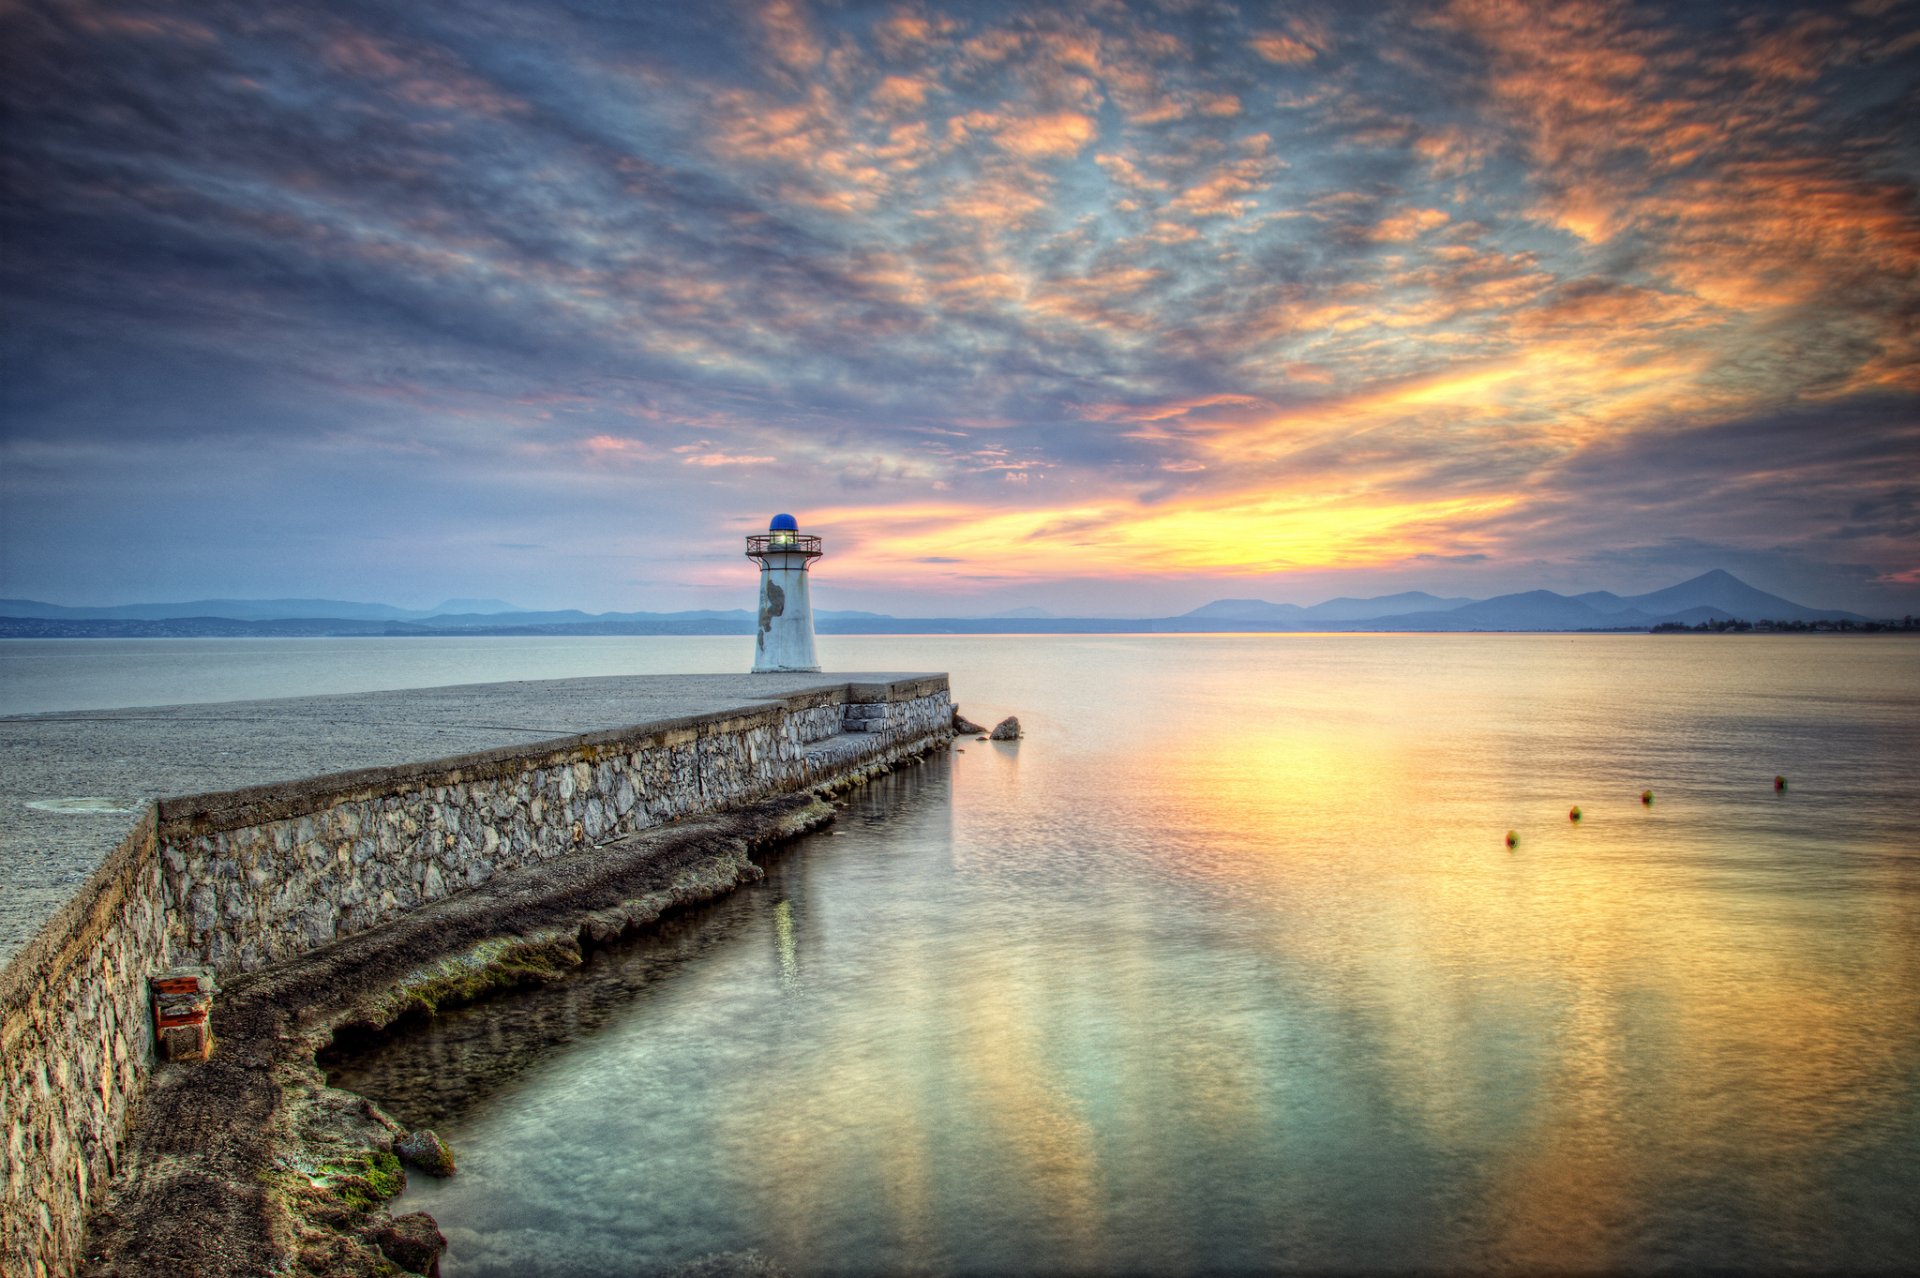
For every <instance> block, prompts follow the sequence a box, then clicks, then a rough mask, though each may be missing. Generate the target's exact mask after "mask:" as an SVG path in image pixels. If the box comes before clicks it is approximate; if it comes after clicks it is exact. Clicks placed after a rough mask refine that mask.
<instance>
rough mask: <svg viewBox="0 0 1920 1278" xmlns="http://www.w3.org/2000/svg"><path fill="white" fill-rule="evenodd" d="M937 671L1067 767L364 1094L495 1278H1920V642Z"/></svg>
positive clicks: (832, 856)
mask: <svg viewBox="0 0 1920 1278" xmlns="http://www.w3.org/2000/svg"><path fill="white" fill-rule="evenodd" d="M885 642H891V643H892V644H894V645H896V646H901V647H910V648H911V649H913V650H915V651H918V652H920V653H922V654H923V655H924V656H925V659H924V660H921V661H916V662H911V663H908V664H917V665H923V666H934V667H936V668H949V669H952V670H953V671H954V685H955V688H956V695H957V696H958V699H959V700H960V701H961V703H962V704H963V705H964V706H966V707H967V708H968V710H969V712H970V713H972V714H973V715H974V717H976V718H990V717H991V716H997V715H998V714H1001V713H1004V712H1008V711H1017V712H1018V713H1019V714H1020V716H1021V719H1022V721H1023V723H1024V724H1025V725H1026V727H1027V730H1028V734H1029V735H1028V737H1027V739H1026V740H1024V741H1022V742H1020V743H1018V744H1017V745H1000V744H994V745H988V744H985V743H978V742H974V741H971V740H966V741H962V742H960V743H958V744H959V745H961V746H962V747H964V753H956V754H954V755H951V756H946V757H936V758H935V759H933V760H931V761H930V762H928V763H926V764H925V765H923V766H920V767H917V768H913V769H908V770H904V771H902V772H900V773H898V774H896V775H895V776H893V777H891V778H888V779H887V780H886V781H885V782H883V783H882V784H879V785H876V786H874V787H871V788H869V789H868V790H866V791H865V792H863V793H861V794H860V795H859V796H858V798H857V799H856V801H855V802H854V804H853V805H852V807H851V808H850V810H849V811H848V812H847V813H846V814H845V815H843V817H842V818H841V820H840V822H839V823H838V827H837V829H836V830H835V831H834V832H833V833H832V834H822V835H816V836H813V837H810V838H808V839H805V840H803V841H801V842H799V843H798V844H796V845H794V846H792V847H791V848H790V849H788V850H786V851H784V852H782V853H780V854H778V855H776V856H775V857H773V858H772V859H771V860H770V862H769V864H768V867H767V868H768V877H767V879H766V881H765V882H764V883H762V884H760V885H757V886H755V887H753V888H751V889H749V890H746V891H744V892H742V893H740V894H739V895H737V896H735V897H733V898H730V899H729V900H727V901H724V902H721V903H717V904H715V905H713V906H709V907H706V908H703V909H702V910H699V911H696V912H694V913H692V914H689V915H687V916H684V917H683V918H681V919H680V920H678V921H676V922H675V923H674V924H672V925H671V926H670V927H668V928H666V929H665V930H664V931H663V932H662V933H661V934H660V935H658V936H657V937H653V938H648V939H643V940H640V941H637V942H633V943H629V944H627V945H625V946H623V947H620V948H618V949H616V950H613V951H609V952H604V953H602V954H601V955H599V956H598V957H596V958H595V959H594V961H593V962H592V963H591V964H590V965H589V966H588V967H587V968H586V969H584V970H583V971H582V972H581V973H580V974H578V975H577V976H575V977H573V978H571V979H570V980H569V981H567V982H565V983H563V984H562V985H560V986H559V987H557V988H553V989H548V990H543V991H536V992H532V993H528V994H523V995H518V996H514V997H511V998H508V999H504V1000H501V1001H499V1002H496V1003H493V1004H489V1005H485V1006H482V1007H479V1008H474V1009H469V1010H468V1011H465V1012H461V1013H457V1014H454V1015H450V1016H447V1017H445V1018H443V1019H441V1020H440V1021H438V1022H436V1023H434V1024H433V1025H432V1026H430V1027H428V1028H426V1029H424V1030H422V1031H420V1032H418V1033H415V1034H413V1035H411V1036H409V1037H407V1038H404V1039H401V1040H398V1041H395V1042H393V1043H392V1044H390V1045H388V1046H387V1047H385V1048H384V1049H382V1050H380V1051H379V1052H377V1053H375V1054H374V1055H372V1056H369V1057H366V1058H364V1059H362V1060H360V1061H358V1062H356V1063H355V1064H354V1066H353V1067H352V1068H350V1069H348V1070H346V1071H344V1072H343V1073H342V1074H341V1075H340V1076H339V1080H340V1081H341V1082H343V1083H344V1084H346V1085H350V1086H354V1087H357V1088H360V1089H362V1090H365V1091H367V1092H368V1093H369V1094H372V1095H374V1096H376V1097H378V1098H379V1099H381V1100H382V1101H383V1102H384V1103H386V1104H388V1105H390V1106H391V1107H392V1108H393V1109H394V1110H395V1111H396V1112H397V1113H398V1114H399V1115H400V1116H401V1117H402V1118H403V1119H405V1120H406V1121H409V1122H411V1123H415V1124H432V1125H434V1126H436V1127H438V1128H439V1130H440V1131H441V1132H442V1134H443V1135H446V1136H447V1137H448V1138H449V1139H450V1140H451V1141H452V1142H453V1144H454V1146H455V1147H456V1149H457V1150H458V1151H459V1155H460V1160H461V1172H460V1174H459V1176H457V1177H456V1178H454V1179H453V1180H450V1181H446V1182H435V1181H430V1180H427V1179H425V1178H422V1177H415V1178H414V1180H413V1182H412V1185H411V1187H410V1188H409V1190H408V1192H407V1194H406V1195H405V1196H404V1198H403V1199H402V1200H401V1201H400V1202H399V1203H398V1204H396V1210H410V1209H426V1210H429V1211H432V1212H433V1213H434V1215H435V1216H436V1217H437V1218H438V1219H439V1220H440V1222H441V1224H442V1227H443V1229H444V1230H445V1232H446V1233H447V1235H448V1237H449V1238H450V1239H451V1243H452V1245H451V1247H450V1249H449V1251H448V1253H447V1256H446V1258H445V1261H444V1271H445V1273H446V1274H447V1275H449V1278H462V1276H467V1275H475V1276H477V1275H494V1274H502V1275H504V1274H524V1275H535V1274H578V1273H623V1274H624V1273H644V1272H653V1271H659V1270H665V1269H671V1268H672V1267H674V1266H676V1265H680V1264H684V1263H686V1262H688V1261H691V1260H694V1259H696V1258H700V1257H704V1256H711V1255H714V1254H716V1253H739V1252H743V1251H749V1250H751V1251H754V1252H757V1253H759V1254H760V1255H762V1256H765V1257H768V1258H770V1259H772V1260H774V1261H775V1262H777V1263H779V1264H781V1265H784V1266H786V1267H787V1268H788V1269H790V1270H792V1271H793V1272H795V1273H811V1272H822V1271H867V1272H931V1273H938V1272H961V1271H978V1272H987V1271H991V1272H1016V1271H1047V1272H1054V1271H1068V1270H1080V1271H1133V1272H1155V1273H1181V1272H1206V1271H1241V1270H1250V1269H1307V1270H1322V1269H1327V1268H1340V1269H1356V1268H1359V1269H1379V1268H1412V1269H1424V1270H1461V1269H1467V1270H1483V1269H1495V1270H1501V1269H1503V1270H1509V1271H1513V1270H1526V1271H1534V1270H1538V1269H1542V1268H1562V1269H1564V1268H1577V1269H1586V1270H1593V1269H1607V1270H1620V1269H1627V1270H1642V1271H1646V1270H1654V1269H1660V1268H1670V1267H1678V1268H1698V1267H1702V1266H1715V1267H1736V1268H1758V1269H1790V1268H1808V1267H1812V1268H1820V1269H1861V1268H1883V1269H1884V1268H1896V1267H1900V1266H1904V1265H1911V1264H1912V1263H1913V1258H1914V1257H1915V1256H1920V1215H1917V1214H1916V1213H1915V1212H1914V1211H1913V1208H1912V1204H1913V1203H1914V1202H1915V1201H1920V849H1917V848H1916V840H1915V838H1914V835H1913V832H1912V831H1913V826H1914V823H1915V820H1916V818H1920V769H1916V767H1915V763H1916V761H1917V760H1920V644H1914V643H1911V642H1906V641H1903V640H1899V639H1884V640H1876V639H1862V638H1852V639H1849V638H1837V637H1836V638H1816V637H1800V636H1783V637H1767V638H1762V637H1737V638H1736V637H1726V638H1707V637H1692V636H1685V637H1672V638H1667V637H1639V636H1634V637H1602V636H1580V637H1560V636H1392V637H1384V636H1380V637H1376V636H1351V635H1343V636H1258V637H1241V636H1233V637H1205V638H1195V637H1178V638H1162V637H1141V638H1134V637H1109V636H1102V637H1075V638H1044V639H1025V638H1023V639H990V640H989V639H958V640H948V641H939V640H893V641H885ZM866 643H867V644H868V646H869V647H870V648H880V647H883V646H884V644H883V641H877V640H876V641H866ZM843 644H844V641H843ZM845 646H851V645H845ZM930 649H939V651H937V652H932V653H929V652H928V650H930ZM859 664H861V665H865V666H868V667H872V666H875V665H882V666H884V665H888V664H901V663H895V662H889V661H886V660H884V659H879V658H876V657H875V656H874V654H873V653H872V652H871V651H869V652H867V653H863V654H862V655H861V656H860V658H859ZM988 702H991V703H993V704H987V703H988ZM1776 773H1781V774H1785V775H1786V776H1787V777H1788V788H1787V789H1786V790H1785V791H1783V792H1777V793H1776V792H1775V790H1774V789H1773V784H1772V782H1773V777H1774V776H1775V774H1776ZM1648 787H1650V788H1652V789H1653V790H1654V791H1655V800H1654V802H1653V804H1652V805H1651V806H1647V805H1643V804H1642V803H1641V802H1640V799H1639V795H1640V792H1641V790H1642V789H1644V788H1648ZM1572 804H1579V805H1580V806H1581V807H1582V808H1583V809H1584V819H1583V820H1582V821H1580V822H1579V823H1578V824H1575V823H1572V822H1570V821H1569V820H1568V819H1567V815H1566V814H1567V810H1568V808H1569V806H1570V805H1572ZM1509 829H1513V830H1515V831H1516V832H1517V833H1518V835H1519V843H1518V846H1517V847H1516V848H1514V849H1513V850H1511V851H1510V850H1509V849H1508V848H1507V847H1506V846H1505V843H1504V835H1505V833H1506V832H1507V830H1509Z"/></svg>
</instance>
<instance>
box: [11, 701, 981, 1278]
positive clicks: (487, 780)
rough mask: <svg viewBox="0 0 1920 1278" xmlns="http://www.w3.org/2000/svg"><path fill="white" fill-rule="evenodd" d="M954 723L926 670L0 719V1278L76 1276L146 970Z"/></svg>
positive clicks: (129, 1105) (690, 811)
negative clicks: (2, 1276)
mask: <svg viewBox="0 0 1920 1278" xmlns="http://www.w3.org/2000/svg"><path fill="white" fill-rule="evenodd" d="M951 714H952V708H951V702H950V699H949V694H948V688H947V680H946V676H944V675H900V674H854V675H848V674H840V675H799V674H795V675H688V676H632V677H616V678H601V679H571V680H554V681H545V682H529V683H508V684H486V685H472V686H466V687H450V688H425V689H411V690H405V691H396V692H377V693H363V694H353V695H348V696H334V697H305V698H297V699H289V700H284V701H254V702H228V703H219V704H213V705H198V706H167V707H157V708H146V709H130V710H119V711H87V712H76V713H71V714H51V715H30V716H17V717H12V718H0V814H3V816H0V1115H3V1116H4V1122H5V1131H4V1133H0V1135H3V1136H4V1140H5V1144H4V1145H0V1156H3V1160H4V1167H3V1168H0V1270H4V1271H5V1272H6V1273H8V1274H12V1273H16V1272H17V1273H21V1274H43V1273H44V1274H65V1273H69V1272H71V1271H72V1270H73V1269H74V1268H75V1267H76V1265H77V1263H78V1261H79V1258H80V1248H81V1242H82V1238H81V1234H82V1227H83V1222H84V1220H85V1218H86V1213H87V1211H88V1209H89V1207H90V1206H91V1205H92V1204H93V1203H94V1202H95V1201H97V1199H98V1196H99V1192H100V1190H101V1189H102V1188H103V1187H104V1184H105V1182H106V1180H107V1179H108V1178H109V1177H110V1176H111V1175H112V1174H113V1171H114V1169H115V1166H116V1163H117V1159H118V1157H119V1151H120V1148H121V1142H122V1140H123V1137H124V1135H125V1131H126V1125H127V1122H128V1117H129V1114H130V1113H131V1112H132V1111H133V1110H134V1108H135V1107H136V1106H137V1104H138V1102H139V1098H140V1096H141V1094H142V1092H143V1090H144V1088H145V1087H146V1086H147V1083H148V1080H149V1079H150V1077H151V1076H152V1073H153V1071H154V1069H155V1062H156V1040H155V1012H154V1008H155V1006H156V1005H155V1003H154V1001H153V998H154V995H153V990H152V989H151V988H150V985H149V982H150V981H152V980H153V979H154V978H157V977H165V976H166V975H167V974H168V973H169V972H175V971H179V970H193V969H202V968H204V969H207V970H208V971H209V972H210V973H211V976H212V979H213V980H215V981H217V979H218V978H219V977H220V976H223V975H232V974H238V973H241V972H248V971H253V970H256V969H260V968H262V967H265V966H269V965H272V964H276V963H279V962H282V961H285V960H289V959H292V958H295V957H298V956H300V955H303V954H305V953H308V952H310V951H312V950H313V949H315V948H316V947H319V946H323V945H327V944H329V943H330V942H332V941H334V940H336V939H337V938H343V937H347V936H351V935H353V934H355V933H359V932H364V931H366V930H368V929H371V928H375V927H378V926H380V925H382V924H383V923H386V922H389V921H392V920H395V919H399V918H401V917H403V916H405V915H406V914H407V913H409V912H410V911H413V910H415V909H418V908H421V907H423V906H425V905H428V904H431V903H432V902H435V901H438V900H441V899H444V898H446V897H448V896H450V895H453V894H456V893H458V892H460V891H462V890H463V889H466V888H470V887H475V886H478V885H480V884H483V883H486V882H488V881H489V880H490V879H492V878H493V877H494V876H496V875H501V874H505V873H509V872H511V871H516V870H521V869H526V868H528V867H533V866H539V865H542V864H546V863H551V862H554V861H557V860H559V859H561V858H565V857H567V856H569V855H570V854H571V853H574V852H576V851H581V850H585V849H590V848H597V847H601V846H603V845H605V844H608V843H611V842H613V841H614V840H617V839H621V838H624V837H626V836H628V835H632V834H634V833H636V832H639V831H642V830H646V829H649V828H651V827H655V826H659V825H662V824H665V823H670V822H673V821H676V820H678V819H680V818H683V817H690V816H696V815H702V814H707V813H713V812H720V811H725V810H727V809H730V808H733V807H739V806H744V805H747V804H752V803H756V802H760V801H763V800H766V799H768V798H770V797H773V796H777V795H780V794H785V793H791V792H796V791H804V790H808V789H814V788H819V787H824V786H830V785H832V784H834V783H835V782H836V781H839V780H842V779H844V778H845V777H848V776H850V775H853V774H855V773H857V772H859V771H860V770H862V769H864V768H868V767H872V766H874V765H875V764H878V763H885V762H890V761H892V760H895V759H899V758H903V757H907V756H911V755H915V754H919V753H922V752H924V751H926V750H928V749H931V748H934V747H936V746H938V745H942V744H944V743H945V742H946V741H947V740H948V737H949V731H950V729H949V723H950V720H951ZM217 1024H218V1010H217V1001H216V1003H215V1011H214V1026H215V1041H217ZM172 1068H192V1066H191V1065H183V1066H175V1067H172Z"/></svg>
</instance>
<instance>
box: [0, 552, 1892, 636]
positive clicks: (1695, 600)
mask: <svg viewBox="0 0 1920 1278" xmlns="http://www.w3.org/2000/svg"><path fill="white" fill-rule="evenodd" d="M814 619H815V622H816V623H817V626H818V629H819V631H820V633H822V634H1088V633H1097V634H1117V633H1134V632H1141V631H1146V632H1152V633H1170V634H1179V633H1189V634H1191V633H1204V632H1211V631H1221V630H1229V631H1254V632H1260V631H1291V630H1305V631H1316V630H1369V631H1434V630H1442V631H1474V630H1496V631H1543V630H1544V631H1573V630H1649V629H1652V628H1653V627H1655V626H1659V625H1686V626H1696V625H1699V624H1700V623H1702V622H1707V623H1713V622H1723V621H1734V620H1739V621H1749V622H1755V621H1763V620H1765V621H1776V622H1815V621H1836V622H1837V621H1847V622H1853V623H1856V624H1858V623H1864V622H1866V621H1867V620H1868V618H1866V617H1863V616H1861V615H1860V614H1858V613H1853V612H1845V611H1842V610H1840V609H1836V608H1810V607H1808V606H1806V605H1804V604H1797V603H1794V602H1793V601H1792V600H1789V599H1782V598H1781V597H1780V596H1778V595H1770V594H1768V593H1767V592H1766V591H1764V590H1758V589H1755V588H1754V587H1752V586H1749V585H1748V584H1747V583H1746V582H1744V581H1741V580H1740V579H1739V578H1738V577H1735V576H1734V575H1733V574H1732V573H1729V572H1723V571H1721V570H1719V569H1715V570H1714V571H1712V572H1708V573H1702V574H1701V575H1700V576H1698V577H1695V578H1693V579H1692V580H1690V581H1683V582H1681V583H1680V584H1678V585H1675V586H1668V587H1667V588H1666V589H1665V590H1655V591H1652V592H1650V593H1648V594H1644V595H1626V596H1622V595H1616V594H1613V593H1612V592H1610V591H1605V590H1593V591H1588V592H1587V593H1585V594H1580V595H1561V594H1555V593H1554V592H1553V591H1551V590H1529V591H1525V592H1522V593H1520V594H1512V595H1499V596H1497V597H1495V598H1492V599H1466V598H1441V597H1440V596H1438V595H1430V594H1427V593H1426V592H1425V591H1420V590H1414V591H1407V592H1405V593H1402V594H1396V595H1381V596H1379V597H1377V598H1374V599H1349V598H1339V599H1329V600H1327V601H1325V602H1324V603H1317V604H1314V605H1312V606H1310V607H1302V606H1301V605H1299V604H1280V603H1269V602H1267V601H1266V600H1264V599H1217V600H1215V601H1214V602H1212V603H1210V604H1206V605H1204V606H1203V607H1199V608H1195V609H1194V610H1193V611H1191V612H1187V613H1182V614H1181V615H1180V616H1177V617H1148V618H1110V617H1096V618H1088V617H1078V618H1076V617H1056V616H1054V615H1053V614H1052V613H1049V612H1047V611H1046V610H1045V609H1042V608H1015V609H1013V610H1011V611H1008V612H1003V613H998V614H996V615H994V616H992V617H944V618H943V617H890V616H887V615H886V614H884V613H876V612H859V611H840V610H834V609H823V610H820V611H818V612H816V613H815V614H814ZM753 627H754V617H753V614H752V613H751V612H749V611H747V610H746V609H745V608H729V609H725V610H714V609H695V610H692V611H685V612H603V613H587V612H581V611H579V610H577V609H563V610H560V611H555V612H534V611H530V610H528V609H523V608H516V607H514V606H513V605H512V604H509V603H505V602H503V601H501V600H498V599H449V600H447V601H446V602H445V603H443V604H442V605H441V606H440V607H439V608H437V609H429V610H424V611H420V610H410V609H405V608H395V607H391V606H389V605H387V604H370V603H350V602H346V601H343V600H337V599H201V600H195V601H193V602H190V603H159V604H121V605H118V606H113V607H99V608H70V607H66V606H63V605H60V604H48V603H40V602H39V601H37V600H32V599H0V637H13V638H31V637H44V638H59V637H75V638H87V637H114V636H117V637H126V638H140V637H149V636H191V635H206V636H223V635H225V636H250V635H252V636H271V635H289V636H291V635H315V636H318V635H432V634H467V635H508V634H516V635H527V634H555V635H562V634H582V635H620V634H635V635H735V634H738V635H744V634H752V633H753Z"/></svg>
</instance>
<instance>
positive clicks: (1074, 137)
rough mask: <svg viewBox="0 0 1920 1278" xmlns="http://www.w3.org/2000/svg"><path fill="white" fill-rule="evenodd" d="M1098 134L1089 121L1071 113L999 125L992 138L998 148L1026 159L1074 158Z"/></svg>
mask: <svg viewBox="0 0 1920 1278" xmlns="http://www.w3.org/2000/svg"><path fill="white" fill-rule="evenodd" d="M1097 132H1098V129H1097V127H1096V126H1095V124H1094V122H1093V120H1092V119H1091V118H1090V117H1088V116H1084V115H1081V114H1079V113H1078V112H1075V111H1057V112H1055V113H1053V114H1051V115H1040V116H1031V117H1027V118H1025V119H1018V120H1014V121H1013V122H1011V123H1009V124H1005V125H1002V126H1001V127H1000V129H999V130H998V131H997V132H996V133H995V134H994V140H995V141H996V142H997V143H999V145H1000V146H1001V147H1002V148H1003V149H1005V150H1007V151H1010V152H1012V153H1013V154H1015V155H1019V156H1024V157H1026V158H1028V159H1053V158H1060V157H1063V156H1071V155H1078V154H1079V153H1080V151H1081V149H1082V148H1083V147H1085V146H1086V145H1087V143H1089V142H1091V141H1093V139H1094V135H1095V134H1096V133H1097Z"/></svg>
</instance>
